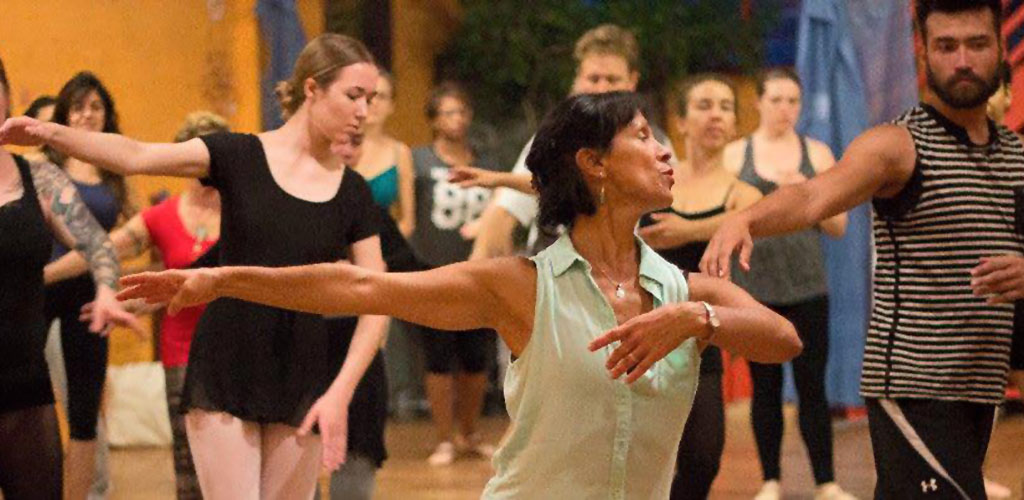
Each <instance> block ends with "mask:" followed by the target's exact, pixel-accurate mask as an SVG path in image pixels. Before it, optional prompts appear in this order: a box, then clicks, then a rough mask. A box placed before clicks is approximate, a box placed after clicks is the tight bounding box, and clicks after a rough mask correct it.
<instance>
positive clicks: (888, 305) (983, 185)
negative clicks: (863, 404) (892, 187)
mask: <svg viewBox="0 0 1024 500" xmlns="http://www.w3.org/2000/svg"><path fill="white" fill-rule="evenodd" d="M894 123H895V124H897V125H901V126H903V127H905V128H906V129H907V130H909V131H910V135H911V137H912V138H913V141H914V148H915V150H916V152H917V162H916V165H915V166H914V173H913V175H912V177H911V180H910V181H909V182H908V183H907V186H906V187H904V189H903V190H902V191H901V192H900V193H899V194H898V195H897V196H896V197H894V198H891V199H875V200H874V201H873V207H874V212H875V218H874V222H873V232H874V239H875V252H876V261H875V269H874V278H873V289H874V290H873V304H872V313H871V322H870V326H869V328H868V337H867V343H866V346H865V351H864V366H863V371H862V373H861V395H862V396H864V397H869V398H927V399H938V400H946V401H965V402H974V403H985V404H998V403H1000V402H1002V400H1003V393H1004V390H1005V387H1006V377H1007V372H1008V370H1009V357H1010V344H1011V340H1012V337H1013V322H1014V310H1013V305H1012V304H1000V305H988V304H986V303H985V298H984V297H975V296H974V295H973V293H972V291H971V275H970V272H971V269H972V268H973V267H975V266H977V265H978V263H979V259H980V258H982V257H987V256H994V255H1002V254H1014V255H1021V254H1022V252H1024V240H1022V238H1021V233H1020V232H1019V230H1018V227H1020V225H1021V224H1024V220H1020V215H1015V214H1016V210H1015V207H1016V204H1017V203H1021V202H1022V201H1024V199H1022V198H1021V196H1022V191H1021V190H1022V188H1024V147H1022V144H1021V141H1020V139H1019V138H1018V137H1017V136H1016V135H1015V134H1014V133H1013V132H1011V131H1010V130H1008V129H1007V128H1005V127H1003V126H999V125H996V124H995V123H993V122H991V121H990V122H989V131H990V133H989V142H988V143H987V144H982V145H977V144H973V143H972V142H971V141H970V138H969V137H968V135H967V132H966V130H964V129H963V128H962V127H960V126H958V125H956V124H954V123H953V122H952V121H950V120H949V119H947V118H946V117H944V116H942V115H941V114H939V113H938V111H936V110H935V109H934V108H931V107H929V106H928V105H925V104H921V105H919V106H918V107H915V108H913V109H911V110H909V111H907V112H906V113H905V114H904V115H902V116H901V117H899V118H897V119H896V120H895V121H894Z"/></svg>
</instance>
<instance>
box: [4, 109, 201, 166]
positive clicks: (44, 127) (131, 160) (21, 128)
mask: <svg viewBox="0 0 1024 500" xmlns="http://www.w3.org/2000/svg"><path fill="white" fill-rule="evenodd" d="M2 144H15V145H18V146H40V145H43V144H48V145H50V146H52V147H53V148H55V149H57V150H58V151H61V152H62V153H65V154H68V155H70V156H73V157H75V158H78V159H80V160H83V161H86V162H88V163H92V164H93V165H96V166H97V167H100V168H102V169H104V170H109V171H111V172H114V173H117V174H121V175H137V174H144V175H171V176H175V177H196V178H201V177H206V176H207V174H208V173H209V170H210V152H209V151H208V150H207V149H206V145H205V144H203V142H202V141H200V140H199V139H192V140H190V141H186V142H181V143H173V144H162V143H146V142H139V141H136V140H134V139H131V138H129V137H125V136H123V135H119V134H105V133H100V132H87V131H84V130H78V129H73V128H71V127H66V126H64V125H58V124H56V123H50V122H41V121H38V120H36V119H34V118H29V117H27V116H19V117H16V118H10V119H8V120H7V121H5V122H4V124H3V126H0V145H2Z"/></svg>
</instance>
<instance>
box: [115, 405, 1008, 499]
mask: <svg viewBox="0 0 1024 500" xmlns="http://www.w3.org/2000/svg"><path fill="white" fill-rule="evenodd" d="M748 415H749V409H748V408H747V406H746V405H744V404H737V405H734V406H731V407H730V408H729V409H728V410H727V420H728V424H727V437H726V449H725V456H724V458H723V460H722V471H721V473H720V474H719V476H718V479H717V481H716V482H715V485H714V488H713V490H712V494H711V498H713V499H749V498H751V497H752V496H753V494H754V493H755V492H756V491H757V488H758V486H759V478H760V467H759V465H758V462H757V455H756V452H755V448H754V442H753V435H752V433H751V430H750V420H749V417H748ZM794 417H795V415H794V414H793V413H792V411H791V410H787V426H786V437H785V441H784V443H783V462H782V463H783V489H784V491H785V498H787V499H810V498H812V497H813V491H812V490H813V484H812V480H811V474H810V466H809V464H808V461H807V458H806V457H807V455H806V453H805V452H804V449H803V444H802V443H801V441H800V439H799V436H798V433H797V429H796V423H795V420H796V419H795V418H794ZM505 424H506V421H505V420H502V419H488V420H486V421H485V422H484V433H485V435H487V436H489V437H490V438H492V439H493V440H494V441H497V439H498V438H499V437H500V435H501V433H502V432H503V430H504V427H505ZM431 436H432V433H431V428H430V425H429V423H428V422H421V421H417V422H402V423H395V424H392V425H390V426H389V428H388V436H387V441H388V448H389V451H390V453H391V459H390V460H388V462H387V463H386V464H385V465H384V468H383V469H381V471H380V473H379V475H378V487H377V498H381V499H396V500H397V499H403V500H404V499H426V500H429V499H446V500H447V499H452V500H460V499H471V498H473V499H475V498H479V496H480V491H481V489H482V488H483V485H484V484H485V483H486V482H487V479H488V478H489V477H490V474H491V469H490V465H489V463H487V462H486V461H481V460H462V461H457V462H456V463H455V464H454V465H452V466H451V467H447V468H433V467H430V466H428V465H427V464H426V462H425V458H426V456H427V455H428V454H429V453H430V451H431V445H432V443H431ZM835 460H836V473H837V476H838V480H839V482H840V483H841V484H842V485H843V486H844V487H845V488H846V489H848V490H849V491H850V492H852V493H854V494H856V495H857V496H858V497H860V498H862V499H867V498H871V491H872V487H873V484H874V470H873V464H872V459H871V446H870V443H869V440H868V432H867V423H866V421H863V420H861V421H856V422H842V423H839V424H837V426H836V432H835ZM111 467H112V469H113V470H112V476H113V482H114V494H113V496H112V498H113V499H115V500H117V499H172V498H173V497H174V481H173V475H172V474H173V473H172V466H171V453H170V450H169V449H162V448H161V449H124V450H115V451H114V452H113V454H112V464H111ZM986 471H987V475H988V476H989V477H990V478H992V479H994V480H996V481H999V482H1001V483H1003V484H1005V485H1007V486H1009V487H1011V488H1012V489H1013V491H1014V497H1013V498H1018V499H1019V498H1021V481H1022V478H1024V417H1021V416H1020V415H1016V416H1010V417H1006V418H1004V419H1003V420H1002V421H1000V422H999V424H998V426H997V427H996V432H995V436H994V437H993V439H992V446H991V447H990V448H989V463H988V465H987V468H986Z"/></svg>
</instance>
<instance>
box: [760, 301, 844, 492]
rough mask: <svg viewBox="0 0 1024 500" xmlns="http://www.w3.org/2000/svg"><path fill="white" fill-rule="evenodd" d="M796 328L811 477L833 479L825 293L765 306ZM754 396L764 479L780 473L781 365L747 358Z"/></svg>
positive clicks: (802, 421)
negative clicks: (801, 351)
mask: <svg viewBox="0 0 1024 500" xmlns="http://www.w3.org/2000/svg"><path fill="white" fill-rule="evenodd" d="M769 307H770V308H771V309H772V310H774V311H775V312H777V313H779V314H780V315H782V316H783V317H785V318H786V319H788V320H789V321H790V322H792V323H793V326H795V327H796V331H797V334H798V335H799V336H800V340H801V341H802V342H803V344H804V351H803V353H802V354H800V356H798V357H797V358H796V359H794V360H793V361H792V366H793V379H794V381H795V382H796V391H797V396H798V397H799V402H800V406H799V421H800V435H801V436H802V437H803V439H804V445H806V446H807V453H808V455H809V456H810V459H811V468H812V469H813V471H814V482H815V483H816V484H824V483H827V482H830V481H832V480H833V478H834V471H833V469H832V422H831V419H830V416H829V411H828V401H827V399H826V398H825V363H826V362H827V361H828V297H818V298H815V299H811V300H808V301H805V302H800V303H797V304H793V305H788V306H769ZM750 376H751V379H753V382H754V398H753V401H752V402H751V407H750V420H751V423H752V424H753V426H754V439H755V441H756V442H757V453H758V455H759V456H760V458H761V471H762V473H763V477H764V480H765V481H769V480H778V479H779V477H780V476H781V471H780V469H779V456H780V453H781V448H782V429H783V420H782V365H763V364H759V363H753V362H751V363H750Z"/></svg>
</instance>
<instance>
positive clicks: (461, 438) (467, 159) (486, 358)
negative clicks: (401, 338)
mask: <svg viewBox="0 0 1024 500" xmlns="http://www.w3.org/2000/svg"><path fill="white" fill-rule="evenodd" d="M426 114H427V119H428V120H429V121H430V125H431V127H432V129H433V134H434V141H433V142H432V143H431V144H429V145H426V146H420V147H417V148H416V149H414V150H413V165H414V166H415V170H416V218H417V221H416V228H415V230H414V231H413V233H412V238H411V243H412V246H413V248H414V249H415V250H416V254H417V256H418V257H419V258H420V259H421V260H422V261H423V262H424V263H425V264H427V265H428V266H431V267H440V266H444V265H448V264H452V263H455V262H461V261H463V260H466V259H467V258H468V257H469V254H470V252H471V251H472V248H473V240H474V238H475V237H476V231H477V229H476V228H477V224H478V223H479V221H478V220H477V219H478V218H479V216H480V213H481V212H482V211H483V209H484V207H485V206H487V202H488V200H490V197H491V190H489V189H485V188H482V187H469V188H463V187H459V186H458V185H456V184H454V183H452V182H451V181H450V180H449V178H450V175H451V174H450V171H451V169H452V167H455V166H460V165H469V166H475V167H478V168H482V169H486V170H500V167H499V166H498V164H497V163H496V162H495V161H494V160H493V158H492V157H491V156H490V154H489V153H488V152H486V151H478V150H476V149H475V148H474V147H473V146H472V145H471V144H470V142H469V128H470V125H471V124H472V122H473V108H472V105H471V103H470V100H469V95H468V94H466V92H465V91H464V90H463V89H462V88H461V87H459V86H458V85H456V84H454V83H444V84H441V85H440V86H438V87H437V88H435V89H434V90H433V92H432V93H431V95H430V98H429V100H428V102H427V105H426ZM419 331H420V333H421V339H422V342H423V349H424V354H425V358H426V370H427V374H426V376H425V386H426V392H427V399H428V401H429V402H430V410H431V411H430V413H431V415H432V418H433V421H434V426H435V430H436V432H437V445H436V447H435V449H434V452H433V453H432V454H431V455H430V457H429V458H428V459H427V461H428V462H429V463H430V464H431V465H437V466H440V465H449V464H451V463H452V462H453V461H454V460H455V458H456V456H457V455H458V454H472V455H477V456H482V457H489V456H490V455H491V454H493V452H494V448H493V446H491V445H489V444H487V443H484V442H482V441H481V439H480V435H479V433H478V432H477V421H478V420H479V418H480V413H481V411H482V409H483V401H484V393H485V391H486V389H487V368H488V366H490V363H491V361H492V360H493V359H494V355H495V351H494V348H495V347H494V334H493V332H490V331H481V332H479V333H478V334H471V335H467V334H466V333H465V332H449V331H443V330H437V329H434V328H428V327H424V326H421V327H419ZM456 424H457V426H458V430H457V431H456Z"/></svg>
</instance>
